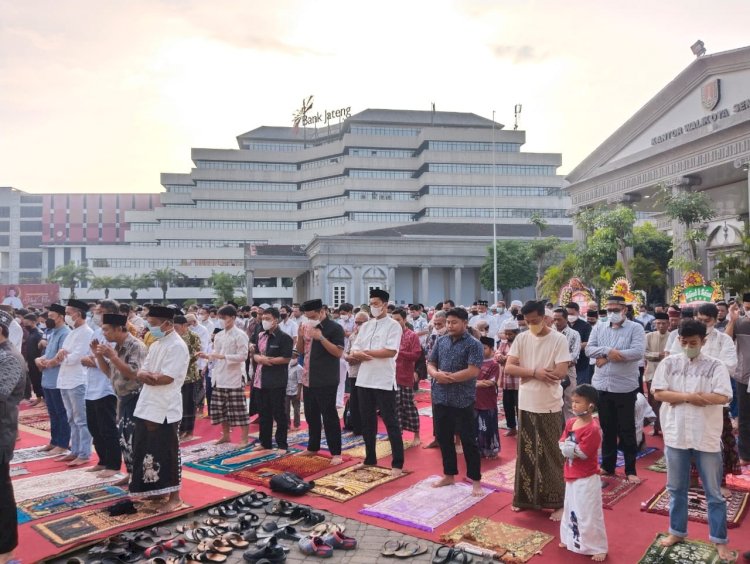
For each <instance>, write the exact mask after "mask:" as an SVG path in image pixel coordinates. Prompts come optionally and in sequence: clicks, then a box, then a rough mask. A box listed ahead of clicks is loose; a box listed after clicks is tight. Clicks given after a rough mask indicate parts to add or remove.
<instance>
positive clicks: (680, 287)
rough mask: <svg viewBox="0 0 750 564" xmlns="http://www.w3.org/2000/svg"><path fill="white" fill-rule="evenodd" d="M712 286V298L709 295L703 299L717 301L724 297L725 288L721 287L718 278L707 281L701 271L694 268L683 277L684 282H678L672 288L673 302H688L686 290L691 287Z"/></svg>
mask: <svg viewBox="0 0 750 564" xmlns="http://www.w3.org/2000/svg"><path fill="white" fill-rule="evenodd" d="M708 286H710V287H711V290H712V293H711V296H710V298H709V297H708V295H706V296H705V299H704V300H702V301H712V302H714V301H717V300H720V299H722V298H723V297H724V289H723V288H722V287H721V284H719V283H718V282H717V281H716V280H712V281H711V282H706V279H705V278H703V276H702V275H701V273H700V272H696V271H694V270H692V271H690V272H686V273H685V275H684V276H683V277H682V282H680V283H679V284H677V285H676V286H675V287H674V289H673V290H672V303H674V304H679V303H687V299H686V297H685V290H687V289H689V288H702V287H708Z"/></svg>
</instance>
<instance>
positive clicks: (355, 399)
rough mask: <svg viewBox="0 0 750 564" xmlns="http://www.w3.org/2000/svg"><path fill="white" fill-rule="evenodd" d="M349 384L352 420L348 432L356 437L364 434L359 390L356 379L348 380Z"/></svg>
mask: <svg viewBox="0 0 750 564" xmlns="http://www.w3.org/2000/svg"><path fill="white" fill-rule="evenodd" d="M346 380H347V382H348V383H349V413H350V416H349V417H350V420H349V426H348V430H349V431H351V432H352V433H354V434H355V435H361V434H362V413H361V411H360V409H359V392H358V391H357V390H359V388H358V387H357V380H356V379H355V378H347V379H346Z"/></svg>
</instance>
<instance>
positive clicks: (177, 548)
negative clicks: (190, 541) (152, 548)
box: [161, 539, 190, 554]
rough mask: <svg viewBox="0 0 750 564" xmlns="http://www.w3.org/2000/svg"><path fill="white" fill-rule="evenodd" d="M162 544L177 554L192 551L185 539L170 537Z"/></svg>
mask: <svg viewBox="0 0 750 564" xmlns="http://www.w3.org/2000/svg"><path fill="white" fill-rule="evenodd" d="M161 546H162V547H163V548H166V549H167V550H169V551H170V552H174V553H175V554H187V553H188V552H190V550H189V549H188V548H187V546H186V544H185V541H184V540H183V539H170V540H168V541H164V542H163V543H161Z"/></svg>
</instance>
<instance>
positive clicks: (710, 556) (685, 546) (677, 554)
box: [638, 533, 727, 564]
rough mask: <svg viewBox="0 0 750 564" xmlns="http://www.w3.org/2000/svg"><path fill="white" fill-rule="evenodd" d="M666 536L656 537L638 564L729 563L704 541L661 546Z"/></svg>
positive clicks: (661, 534)
mask: <svg viewBox="0 0 750 564" xmlns="http://www.w3.org/2000/svg"><path fill="white" fill-rule="evenodd" d="M666 536H667V535H666V534H664V533H659V534H658V535H656V540H654V542H652V543H651V546H649V547H648V549H647V550H646V553H645V554H644V555H643V556H642V557H641V559H640V560H639V561H638V564H664V563H666V562H674V563H676V564H677V563H679V564H691V563H694V564H720V563H726V562H727V561H726V560H721V559H720V558H719V553H718V552H716V548H715V547H714V545H713V544H709V543H707V542H703V541H697V540H687V541H685V542H680V543H677V544H674V545H672V546H661V545H660V544H659V542H660V541H661V539H663V538H664V537H666Z"/></svg>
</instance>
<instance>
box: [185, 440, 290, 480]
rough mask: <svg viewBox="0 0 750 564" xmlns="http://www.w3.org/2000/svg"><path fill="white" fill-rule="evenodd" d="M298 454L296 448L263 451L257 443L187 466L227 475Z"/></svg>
mask: <svg viewBox="0 0 750 564" xmlns="http://www.w3.org/2000/svg"><path fill="white" fill-rule="evenodd" d="M298 452H302V451H301V450H300V449H298V448H290V449H289V451H286V450H272V451H270V452H269V451H267V450H265V449H263V448H262V447H261V446H260V444H259V443H254V444H252V445H248V446H246V447H245V448H241V449H239V450H233V451H230V452H225V453H224V454H219V455H216V456H212V457H210V458H203V459H201V460H197V461H195V462H188V463H187V466H190V467H192V468H196V469H197V470H203V471H205V472H211V473H213V474H229V473H230V472H235V471H237V470H242V469H243V468H250V467H251V466H256V465H258V464H264V463H266V462H271V461H272V460H276V459H277V458H282V457H284V456H289V455H290V454H297V453H298Z"/></svg>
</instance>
